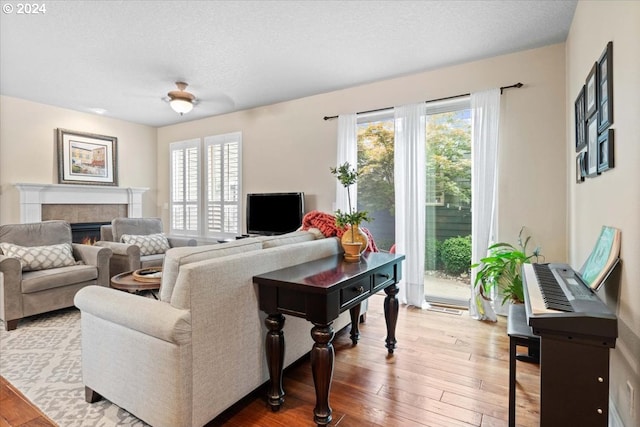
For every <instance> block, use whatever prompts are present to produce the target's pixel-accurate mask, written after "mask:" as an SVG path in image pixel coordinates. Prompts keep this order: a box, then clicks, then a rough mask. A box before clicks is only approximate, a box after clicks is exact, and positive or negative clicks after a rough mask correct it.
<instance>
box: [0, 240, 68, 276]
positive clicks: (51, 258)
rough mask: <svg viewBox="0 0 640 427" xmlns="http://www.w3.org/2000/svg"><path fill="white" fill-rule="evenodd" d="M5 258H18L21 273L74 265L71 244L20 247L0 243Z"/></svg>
mask: <svg viewBox="0 0 640 427" xmlns="http://www.w3.org/2000/svg"><path fill="white" fill-rule="evenodd" d="M0 249H2V252H3V253H4V254H5V255H6V256H10V257H14V258H18V259H19V260H20V264H21V265H22V271H37V270H47V269H51V268H59V267H66V266H70V265H75V264H76V259H75V258H74V257H73V247H72V246H71V243H60V244H58V245H47V246H20V245H16V244H14V243H7V242H4V243H0Z"/></svg>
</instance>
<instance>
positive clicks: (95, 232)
mask: <svg viewBox="0 0 640 427" xmlns="http://www.w3.org/2000/svg"><path fill="white" fill-rule="evenodd" d="M109 224H111V222H77V223H72V224H70V225H71V241H72V242H73V243H82V244H85V245H93V244H94V243H95V242H97V241H98V240H100V226H102V225H109Z"/></svg>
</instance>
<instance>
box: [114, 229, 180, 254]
mask: <svg viewBox="0 0 640 427" xmlns="http://www.w3.org/2000/svg"><path fill="white" fill-rule="evenodd" d="M120 241H122V243H127V244H129V245H136V246H138V247H139V248H140V256H144V255H154V254H163V253H165V252H166V251H167V250H168V249H169V248H170V246H169V240H167V236H165V235H164V233H157V234H147V235H136V234H123V235H122V237H121V238H120Z"/></svg>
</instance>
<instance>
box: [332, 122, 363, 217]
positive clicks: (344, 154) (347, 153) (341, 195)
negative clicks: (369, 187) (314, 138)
mask: <svg viewBox="0 0 640 427" xmlns="http://www.w3.org/2000/svg"><path fill="white" fill-rule="evenodd" d="M357 131H358V125H357V117H356V114H355V113H354V114H344V115H340V116H338V158H337V161H336V166H339V165H341V164H343V163H344V162H349V164H350V165H351V167H353V168H356V169H357V167H358V136H357ZM349 190H350V191H351V203H353V208H354V209H357V206H358V184H357V183H356V184H354V185H352V186H351V187H350V189H349ZM338 209H340V210H341V211H343V212H348V211H349V199H348V197H347V189H346V188H344V187H343V186H342V184H340V181H338V180H337V179H336V206H335V210H338Z"/></svg>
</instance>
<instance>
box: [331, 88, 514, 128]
mask: <svg viewBox="0 0 640 427" xmlns="http://www.w3.org/2000/svg"><path fill="white" fill-rule="evenodd" d="M522 86H524V85H523V84H522V83H520V82H518V83H516V84H512V85H510V86H502V87H501V88H500V95H502V91H503V90H505V89H511V88H521V87H522ZM469 95H471V94H470V93H463V94H460V95H453V96H445V97H444V98H437V99H428V100H426V101H424V102H436V101H446V100H448V99H456V98H462V97H463V96H469ZM391 108H393V107H385V108H376V109H375V110H367V111H359V112H357V113H356V114H367V113H376V112H378V111H384V110H389V109H391ZM337 118H338V116H324V117H323V119H324V120H331V119H337Z"/></svg>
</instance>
